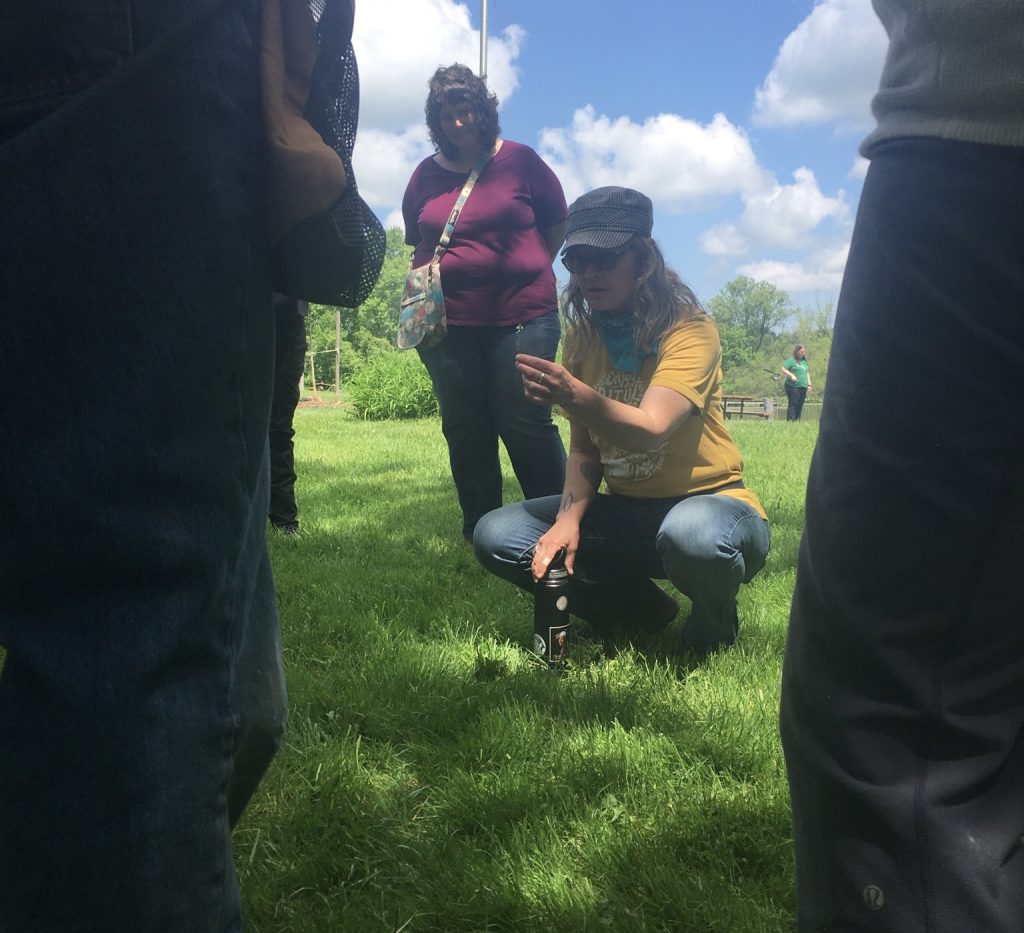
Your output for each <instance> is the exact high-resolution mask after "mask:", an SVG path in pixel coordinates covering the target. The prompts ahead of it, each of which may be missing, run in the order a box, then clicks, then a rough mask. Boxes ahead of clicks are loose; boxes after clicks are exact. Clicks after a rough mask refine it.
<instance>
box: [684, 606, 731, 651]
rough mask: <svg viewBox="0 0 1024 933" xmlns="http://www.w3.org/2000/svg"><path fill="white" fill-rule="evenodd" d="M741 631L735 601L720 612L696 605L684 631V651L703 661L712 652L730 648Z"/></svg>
mask: <svg viewBox="0 0 1024 933" xmlns="http://www.w3.org/2000/svg"><path fill="white" fill-rule="evenodd" d="M739 631H740V617H739V613H738V612H737V609H736V601H735V600H733V601H732V602H731V603H730V604H729V605H728V606H726V608H725V609H719V610H713V609H710V608H708V607H707V606H701V605H699V604H696V603H695V604H694V606H693V609H692V610H691V611H690V618H689V619H688V620H687V622H686V627H685V628H684V629H683V649H684V650H685V651H691V652H693V654H694V656H695V657H696V658H697V659H698V660H703V659H704V658H706V657H707V656H708V655H709V654H711V652H712V651H721V650H722V649H723V648H728V647H730V646H731V645H732V644H733V642H735V641H736V636H737V635H738V634H739Z"/></svg>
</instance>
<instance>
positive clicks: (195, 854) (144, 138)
mask: <svg viewBox="0 0 1024 933" xmlns="http://www.w3.org/2000/svg"><path fill="white" fill-rule="evenodd" d="M155 7H158V8H159V9H154V10H153V11H152V12H153V14H154V16H155V17H157V18H160V17H162V18H164V19H166V20H168V21H169V26H168V29H167V30H165V31H163V32H161V36H164V35H165V36H166V40H164V39H163V38H160V39H155V40H154V42H153V44H151V45H150V46H148V47H147V48H146V49H145V54H143V55H140V56H139V57H138V58H137V59H135V60H132V61H128V62H125V63H123V64H122V66H121V67H119V68H117V69H115V70H114V71H113V72H112V74H111V75H110V76H109V77H107V78H105V79H104V80H103V81H101V82H100V83H98V84H96V85H94V86H93V87H91V88H90V89H88V90H86V91H83V92H82V93H81V94H80V95H78V96H77V97H75V98H73V99H72V100H70V101H69V102H67V103H65V104H64V106H63V107H62V108H61V109H60V110H58V111H56V112H55V113H52V114H51V115H50V116H49V117H48V118H47V119H45V120H43V121H42V122H40V123H38V124H36V125H34V126H32V127H31V128H30V129H27V130H25V131H24V132H22V133H20V134H19V135H17V136H16V137H14V138H13V139H12V140H10V141H9V142H7V143H5V144H4V145H3V146H2V147H0V202H2V203H3V205H4V212H5V216H6V217H7V218H8V220H9V221H11V219H12V218H17V222H16V223H15V222H8V223H5V224H3V225H0V255H2V256H3V263H4V274H5V280H4V289H3V291H2V292H0V330H2V332H3V339H2V340H0V399H2V402H0V404H2V405H3V418H0V515H3V522H4V526H5V528H6V529H17V533H16V534H3V535H0V566H2V567H3V568H4V598H3V601H2V604H0V644H2V645H3V646H4V647H5V649H6V652H7V654H6V660H5V663H4V667H3V670H2V672H0V749H2V752H0V929H3V930H12V931H14V930H32V931H40V933H51V931H62V933H65V931H77V930H126V931H135V930H139V931H141V930H146V931H180V930H190V931H211V933H214V931H215V933H226V931H237V930H239V929H240V927H241V921H240V905H239V898H238V891H237V885H236V882H235V879H234V869H233V863H232V856H231V844H230V833H229V817H237V811H238V809H239V808H240V805H241V800H242V798H243V797H244V796H246V794H247V792H249V791H246V790H244V789H243V788H242V785H243V784H244V785H245V787H247V788H249V789H250V791H251V787H252V786H254V784H255V781H256V780H257V778H258V772H259V771H260V770H262V767H263V766H264V765H265V761H266V758H267V755H268V744H269V745H273V743H274V741H275V739H276V736H277V735H278V734H279V732H280V729H281V727H282V723H283V708H282V707H283V697H282V694H281V691H280V683H279V678H278V676H277V675H278V674H279V670H280V657H279V654H278V652H277V616H276V611H275V608H274V599H273V592H272V589H271V584H270V581H269V577H268V576H267V572H266V566H265V563H263V562H264V561H265V542H264V540H263V535H264V529H265V522H266V518H265V516H266V509H267V497H266V459H265V451H266V438H267V426H268V412H269V402H270V392H269V386H270V381H271V374H272V367H273V358H272V352H273V320H272V315H271V309H270V289H269V283H267V282H266V281H265V279H264V270H265V269H266V266H267V263H266V260H265V258H264V257H265V249H266V245H265V242H264V233H263V231H264V230H265V223H264V222H263V220H262V208H261V204H260V198H259V196H258V194H257V193H258V192H260V191H262V190H263V189H264V187H265V185H264V181H265V179H264V177H263V172H262V155H261V153H262V147H261V139H262V121H261V117H260V113H261V110H260V96H259V85H258V47H257V44H256V42H255V33H254V32H253V31H252V28H251V27H253V26H254V25H255V24H256V23H257V22H258V18H255V17H256V15H257V14H258V10H257V7H258V5H257V4H255V3H254V4H251V5H249V6H248V9H247V11H246V12H247V13H251V14H253V18H250V19H245V18H243V15H242V13H241V12H240V8H241V7H242V4H233V3H219V4H213V3H209V4H208V3H199V2H196V3H194V4H188V3H183V4H176V5H174V7H173V10H172V9H170V8H169V7H167V5H166V4H157V5H155ZM132 9H133V14H138V16H136V17H135V18H134V20H132V19H123V20H121V19H119V18H118V17H110V22H124V23H126V24H127V23H137V24H138V25H139V31H138V32H137V33H136V39H137V38H138V35H140V34H141V33H142V31H143V26H144V24H145V22H146V15H145V13H146V11H143V10H140V9H137V8H136V5H134V4H133V7H132ZM193 13H201V14H202V15H201V16H199V17H198V18H197V19H196V20H194V21H193V22H191V23H188V22H186V19H187V17H189V16H191V15H192V14H193ZM207 13H209V15H206V14H207ZM179 27H180V28H179ZM93 38H94V37H93ZM44 358H45V359H46V361H47V366H46V367H40V365H39V360H40V359H44ZM55 379H56V380H57V381H58V383H59V384H61V385H65V386H73V387H74V390H73V391H69V392H54V391H53V386H54V380H55ZM256 680H259V681H260V682H261V686H260V688H259V690H258V691H256V690H255V689H253V690H250V689H248V688H247V687H245V686H244V684H246V683H248V684H253V683H255V681H256ZM257 692H259V694H260V706H259V707H258V708H252V707H248V706H245V704H247V703H248V702H249V700H250V698H251V697H252V696H254V695H255V693H257ZM243 707H244V708H243ZM253 742H257V744H259V745H261V746H262V748H263V751H262V752H261V753H259V754H255V753H252V754H250V753H249V752H248V751H247V749H249V748H252V747H253ZM239 753H242V755H243V756H244V758H245V759H246V760H245V761H242V760H239V759H238V758H237V756H238V755H239ZM245 775H247V776H245ZM243 777H244V778H245V779H244V781H243ZM233 781H237V782H239V786H238V789H237V790H234V791H232V790H231V787H230V785H231V783H232V782H233ZM229 794H230V796H231V797H232V799H233V800H234V801H235V803H234V809H233V810H231V811H229Z"/></svg>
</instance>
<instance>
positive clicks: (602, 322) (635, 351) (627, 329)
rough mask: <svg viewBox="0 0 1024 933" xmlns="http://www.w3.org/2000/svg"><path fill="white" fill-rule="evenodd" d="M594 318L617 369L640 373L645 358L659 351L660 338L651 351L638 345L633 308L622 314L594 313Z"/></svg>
mask: <svg viewBox="0 0 1024 933" xmlns="http://www.w3.org/2000/svg"><path fill="white" fill-rule="evenodd" d="M593 320H594V324H595V326H596V327H597V332H598V334H599V335H600V337H601V342H602V343H603V344H604V348H605V350H607V351H608V356H609V358H610V359H611V361H612V365H613V366H614V367H615V368H616V369H622V370H625V371H626V372H627V373H638V372H640V367H641V366H642V365H643V362H644V360H645V359H647V357H648V356H651V355H653V354H655V353H657V352H658V344H660V343H661V341H660V340H657V341H655V343H654V346H653V347H651V349H650V352H648V351H645V350H641V349H640V348H639V347H638V346H637V345H636V337H635V334H634V325H635V324H636V316H635V315H634V314H633V312H632V311H631V310H630V311H623V312H622V313H621V314H602V313H600V312H598V313H597V314H594V315H593Z"/></svg>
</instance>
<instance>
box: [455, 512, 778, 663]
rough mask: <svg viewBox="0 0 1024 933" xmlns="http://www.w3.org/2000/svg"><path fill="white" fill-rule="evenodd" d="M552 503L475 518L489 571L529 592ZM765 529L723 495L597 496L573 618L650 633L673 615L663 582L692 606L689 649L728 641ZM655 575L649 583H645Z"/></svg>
mask: <svg viewBox="0 0 1024 933" xmlns="http://www.w3.org/2000/svg"><path fill="white" fill-rule="evenodd" d="M560 502H561V498H560V497H559V496H548V497H545V498H543V499H533V500H530V501H527V502H517V503H514V504H512V505H507V506H505V507H504V508H501V509H498V510H497V511H495V512H491V513H490V514H489V515H486V516H484V518H483V519H481V520H480V523H479V524H478V525H477V528H476V533H475V535H474V536H473V546H474V549H475V551H476V556H477V558H478V559H479V561H480V562H481V563H482V564H483V565H484V567H486V568H487V569H488V570H489V571H491V573H493V574H496V575H497V576H499V577H501V578H502V579H504V580H508V581H509V582H510V583H514V584H515V585H516V586H519V587H521V588H522V589H524V590H527V591H530V592H532V590H533V583H532V580H531V576H530V563H531V561H532V559H533V549H534V546H535V545H536V543H537V540H538V539H539V538H540V537H541V535H543V534H544V533H545V532H546V531H547V530H548V529H549V528H550V527H551V526H552V525H553V524H554V521H555V517H556V516H557V514H558V508H559V504H560ZM769 544H770V535H769V531H768V523H767V522H766V521H765V520H764V519H763V518H761V516H760V515H758V514H757V512H755V511H754V509H752V508H751V507H750V506H749V505H747V504H746V503H745V502H740V501H739V500H737V499H734V498H732V497H731V496H725V495H698V496H690V497H689V498H686V499H682V500H680V499H678V498H671V499H638V498H631V497H628V496H611V495H603V494H602V495H598V496H597V498H596V499H595V500H594V501H593V503H591V505H590V507H589V508H588V509H587V511H586V513H585V514H584V517H583V521H582V523H581V525H580V545H579V551H578V553H577V555H576V570H575V573H574V575H573V577H572V581H571V584H570V605H571V607H572V612H573V613H574V614H575V615H578V616H579V617H580V618H581V619H586V620H587V621H588V622H590V623H591V624H592V625H594V626H595V628H597V629H599V630H602V631H606V632H625V633H630V632H637V631H653V630H657V629H659V628H661V627H663V626H664V625H665V624H666V623H667V622H668V621H669V620H670V619H671V618H672V616H673V615H675V610H676V606H675V602H674V600H672V599H671V597H669V596H668V594H667V593H665V591H664V590H662V589H661V587H659V586H658V585H657V584H656V583H655V582H654V579H666V578H667V579H669V580H671V581H672V583H673V584H674V585H675V587H676V588H677V589H678V590H679V591H680V592H682V593H685V594H686V595H687V596H689V597H690V599H691V600H692V602H693V609H694V613H693V615H692V616H691V622H690V625H688V626H687V630H689V629H690V628H691V626H694V625H695V626H696V628H697V629H698V630H695V631H692V632H691V633H690V636H689V640H690V645H689V646H691V647H693V648H694V649H695V650H697V651H699V652H701V653H705V652H706V651H707V650H710V649H711V648H712V647H714V646H715V645H717V644H720V643H726V642H728V641H731V639H732V637H734V636H735V631H729V632H725V631H722V630H721V627H722V626H723V625H725V626H729V627H730V628H731V626H732V625H733V623H734V620H735V606H736V594H737V593H738V592H739V588H740V585H741V584H742V583H747V582H749V581H750V580H751V579H753V577H754V575H755V574H756V573H757V572H758V571H759V570H760V569H761V568H762V567H763V566H764V562H765V558H766V556H767V554H768V547H769ZM652 578H654V579H652Z"/></svg>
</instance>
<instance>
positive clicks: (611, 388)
mask: <svg viewBox="0 0 1024 933" xmlns="http://www.w3.org/2000/svg"><path fill="white" fill-rule="evenodd" d="M573 340H574V334H573V333H572V332H571V331H570V332H569V334H568V335H567V336H566V345H567V347H566V354H565V355H566V356H567V357H568V358H570V359H571V358H572V357H573V353H572V349H573V346H572V345H573ZM573 375H575V376H576V377H577V378H579V379H582V380H583V381H584V382H585V383H587V385H589V386H592V387H593V388H594V389H596V390H597V391H598V392H600V393H601V395H603V396H605V397H606V398H610V399H614V400H615V401H618V402H625V403H626V404H627V405H634V406H637V405H639V404H640V401H641V399H643V396H644V392H646V391H647V387H648V386H652V385H654V386H664V387H665V388H668V389H673V390H674V391H676V392H678V393H679V394H680V395H682V396H684V397H685V398H687V399H688V400H689V401H690V402H691V403H692V404H693V406H694V409H695V410H694V411H692V412H690V414H689V415H688V416H687V417H686V418H685V419H684V420H683V422H682V423H681V424H680V425H679V427H678V428H677V429H676V431H675V432H674V433H673V434H672V436H671V437H670V438H669V439H668V440H667V441H666V442H665V443H664V444H662V445H661V446H660V447H658V448H657V449H655V450H650V451H644V452H631V451H626V450H623V449H622V448H620V447H616V446H615V445H614V444H611V443H609V442H607V441H605V440H603V439H602V438H601V437H600V435H598V434H597V433H595V432H594V431H591V432H590V439H591V440H592V441H593V443H594V445H595V446H596V447H597V449H598V450H599V451H600V454H601V463H602V465H603V467H604V478H605V482H607V484H608V490H609V491H610V492H611V493H613V494H615V495H622V496H636V497H638V498H650V499H657V498H665V497H668V496H687V495H691V494H693V493H696V492H704V491H706V490H709V489H716V488H718V487H719V486H723V485H725V484H727V483H734V482H736V481H737V480H741V479H742V478H743V458H742V457H741V456H740V452H739V450H738V449H737V447H736V444H735V443H734V442H733V439H732V438H731V437H730V436H729V432H728V431H726V429H725V423H724V419H723V415H722V388H721V387H722V345H721V343H720V342H719V339H718V330H717V328H716V327H715V325H714V324H713V323H712V321H711V319H710V318H708V317H707V316H705V315H700V316H698V317H696V318H693V319H690V320H687V321H681V322H680V323H678V324H676V325H675V326H674V327H673V328H672V329H671V330H670V331H669V332H668V333H667V334H665V336H664V337H662V339H661V343H660V345H659V347H658V353H657V354H656V355H654V356H649V357H647V359H646V360H645V361H644V363H643V365H642V366H641V368H640V372H639V373H630V372H626V371H625V370H621V369H616V368H614V367H613V366H612V364H611V361H610V360H609V358H608V354H607V352H606V351H605V348H604V344H603V343H602V342H601V340H600V338H599V337H595V338H594V339H593V340H592V341H591V343H590V345H589V347H588V350H587V353H586V356H585V358H584V359H583V361H582V362H581V363H580V365H579V367H578V369H577V370H576V371H574V373H573ZM721 495H725V496H732V497H733V498H736V499H739V500H741V501H743V502H746V503H747V504H748V505H750V506H751V507H752V508H753V509H755V510H756V511H757V512H758V514H759V515H760V516H761V517H762V518H766V517H767V516H766V515H765V511H764V507H763V506H762V505H761V503H760V502H759V501H758V499H757V496H755V495H754V493H753V492H752V491H751V490H749V489H746V488H740V487H735V488H732V489H724V490H722V492H721Z"/></svg>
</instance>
